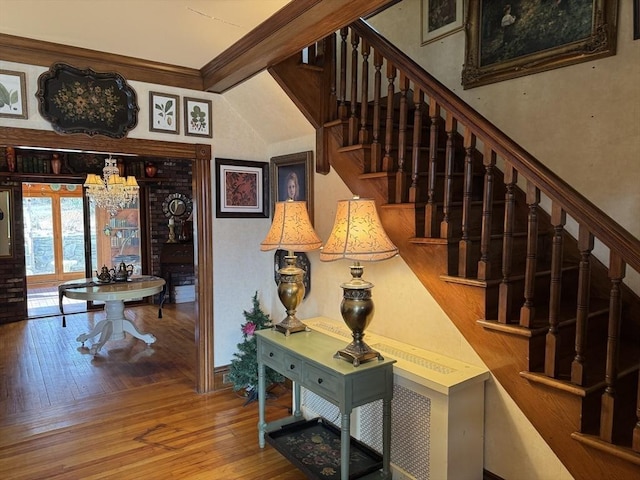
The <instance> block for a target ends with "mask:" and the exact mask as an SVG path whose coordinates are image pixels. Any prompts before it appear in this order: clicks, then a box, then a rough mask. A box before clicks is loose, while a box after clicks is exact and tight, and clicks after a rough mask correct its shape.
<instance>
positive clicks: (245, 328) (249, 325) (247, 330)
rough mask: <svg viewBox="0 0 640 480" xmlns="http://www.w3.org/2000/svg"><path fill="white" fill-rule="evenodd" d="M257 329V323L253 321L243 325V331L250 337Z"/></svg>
mask: <svg viewBox="0 0 640 480" xmlns="http://www.w3.org/2000/svg"><path fill="white" fill-rule="evenodd" d="M255 331H256V324H255V323H253V322H247V324H246V325H244V326H243V327H242V333H244V334H245V335H247V336H248V337H250V336H251V335H253V333H254V332H255Z"/></svg>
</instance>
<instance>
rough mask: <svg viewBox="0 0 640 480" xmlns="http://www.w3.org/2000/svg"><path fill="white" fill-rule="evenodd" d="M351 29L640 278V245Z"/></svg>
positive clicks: (412, 66)
mask: <svg viewBox="0 0 640 480" xmlns="http://www.w3.org/2000/svg"><path fill="white" fill-rule="evenodd" d="M351 28H352V29H353V31H354V32H355V33H357V34H358V35H359V36H361V37H362V38H366V39H367V42H368V43H369V45H371V46H372V47H373V48H374V49H375V50H376V51H377V52H379V53H381V54H382V55H383V56H384V57H385V58H386V59H388V60H390V61H391V62H392V63H393V65H394V66H395V67H396V68H397V69H398V70H399V71H401V72H404V74H405V75H406V76H407V77H408V78H410V79H411V80H412V81H413V82H414V83H415V84H416V85H417V86H419V87H420V88H421V89H423V90H424V91H425V92H427V93H428V95H429V96H430V97H431V98H433V99H435V100H436V101H437V102H438V103H439V104H440V106H441V107H442V108H444V109H445V110H447V111H448V112H450V113H451V114H452V115H453V116H454V117H456V118H457V119H458V120H459V121H460V122H461V123H464V124H465V125H466V126H467V127H468V128H471V129H472V130H473V132H474V133H475V134H476V136H477V137H478V138H480V139H482V141H483V142H484V143H485V145H487V144H489V145H490V146H491V148H492V149H493V150H494V151H495V152H496V153H497V154H499V155H500V156H502V157H503V158H504V159H505V160H507V161H508V162H509V163H511V164H512V165H513V167H514V168H515V169H516V170H517V171H518V173H519V174H520V175H523V176H524V177H525V178H527V179H528V180H531V181H532V182H533V183H534V184H535V185H536V186H537V187H538V188H539V189H540V190H541V191H542V192H544V193H545V194H546V195H547V196H548V197H549V198H550V199H551V200H552V201H555V202H557V203H558V204H560V205H561V206H562V208H563V210H564V211H566V212H567V213H568V214H569V215H570V216H571V217H572V218H573V219H575V220H576V221H577V222H578V223H580V224H584V225H586V226H587V228H588V230H589V231H590V232H591V233H593V234H594V235H595V236H596V237H597V238H598V239H599V240H600V241H601V242H602V243H604V244H605V245H606V246H607V247H608V248H610V249H611V250H612V251H613V252H615V253H617V254H618V255H620V257H621V258H622V259H623V260H624V262H625V263H626V264H627V265H629V266H630V267H631V268H633V269H634V270H636V271H638V272H640V240H638V239H637V238H635V237H634V236H633V235H632V234H631V233H629V232H628V231H627V230H626V229H625V228H624V227H622V226H621V225H619V224H618V223H617V222H615V221H614V220H613V219H611V217H609V216H608V215H607V214H605V213H604V212H603V211H602V210H600V209H599V208H598V207H596V206H595V205H594V204H593V203H591V202H590V201H589V200H588V199H587V198H585V197H584V196H583V195H581V194H580V193H579V192H578V191H576V190H575V189H574V188H573V187H571V185H569V184H568V183H566V182H565V181H564V180H562V179H561V178H560V177H558V176H557V175H556V174H555V173H553V172H552V171H551V170H550V169H549V168H548V167H546V166H545V165H543V164H542V163H541V162H540V161H539V160H537V159H536V158H535V157H534V156H533V155H531V154H530V153H529V152H527V151H526V150H525V149H524V148H522V147H521V146H520V145H518V144H517V143H516V142H515V141H513V140H512V139H511V138H509V137H508V136H507V135H506V134H505V133H504V132H502V131H501V130H500V129H499V128H498V127H496V126H495V125H494V124H493V123H491V122H490V121H489V120H487V119H486V118H485V117H483V116H482V115H481V114H480V113H478V112H477V111H476V110H475V109H473V108H472V107H471V106H470V105H468V104H467V103H466V102H464V101H463V100H462V99H460V98H458V97H457V96H455V95H454V94H453V93H451V92H450V91H449V89H448V88H446V87H445V86H444V85H443V84H442V83H440V82H439V81H438V80H437V79H435V78H434V77H433V76H431V75H430V74H429V73H427V72H426V71H424V69H423V68H422V67H420V66H419V65H418V64H417V63H415V62H414V61H413V60H411V59H410V58H408V57H407V56H406V55H404V54H403V53H402V52H401V51H400V50H398V48H396V47H395V46H394V45H393V44H391V43H390V42H389V41H388V40H387V39H386V38H384V37H383V36H382V35H380V34H379V33H378V32H376V31H375V30H374V29H373V28H371V27H370V26H369V25H368V24H367V23H366V22H364V21H363V20H358V21H356V22H354V23H353V24H352V25H351Z"/></svg>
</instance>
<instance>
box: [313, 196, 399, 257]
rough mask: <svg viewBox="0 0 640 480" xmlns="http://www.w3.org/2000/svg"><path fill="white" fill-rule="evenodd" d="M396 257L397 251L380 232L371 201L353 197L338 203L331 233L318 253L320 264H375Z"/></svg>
mask: <svg viewBox="0 0 640 480" xmlns="http://www.w3.org/2000/svg"><path fill="white" fill-rule="evenodd" d="M397 253H398V248H397V247H396V246H395V245H394V244H393V242H391V240H390V239H389V237H388V236H387V234H386V232H385V231H384V228H382V224H381V223H380V217H379V216H378V211H377V210H376V204H375V202H374V201H373V200H371V199H367V198H359V197H354V198H352V199H350V200H340V201H339V202H338V206H337V209H336V219H335V222H334V224H333V230H332V231H331V235H329V239H328V240H327V243H325V245H324V247H322V250H321V251H320V260H322V261H325V262H331V261H334V260H339V259H341V258H346V259H349V260H355V261H364V262H375V261H379V260H386V259H388V258H391V257H393V256H395V255H397Z"/></svg>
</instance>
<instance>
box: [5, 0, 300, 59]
mask: <svg viewBox="0 0 640 480" xmlns="http://www.w3.org/2000/svg"><path fill="white" fill-rule="evenodd" d="M287 3H289V0H0V33H5V34H10V35H17V36H21V37H27V38H33V39H37V40H45V41H49V42H55V43H61V44H65V45H72V46H75V47H84V48H89V49H92V50H99V51H103V52H109V53H115V54H119V55H127V56H131V57H136V58H142V59H145V60H153V61H156V62H164V63H168V64H172V65H180V66H183V67H191V68H198V69H199V68H201V67H203V66H204V65H205V64H206V63H207V62H209V61H210V60H212V59H213V58H215V57H216V56H217V55H218V54H220V53H221V52H223V51H224V50H226V49H227V48H228V47H229V46H231V45H232V44H234V43H235V42H236V41H238V40H239V39H240V38H242V37H243V36H244V35H246V34H247V33H249V32H250V31H251V30H252V29H253V28H254V27H256V26H257V25H259V24H260V23H262V22H263V21H264V20H266V19H267V18H268V17H270V16H271V15H272V14H273V13H275V12H276V11H278V10H279V9H280V8H282V7H283V6H284V5H286V4H287Z"/></svg>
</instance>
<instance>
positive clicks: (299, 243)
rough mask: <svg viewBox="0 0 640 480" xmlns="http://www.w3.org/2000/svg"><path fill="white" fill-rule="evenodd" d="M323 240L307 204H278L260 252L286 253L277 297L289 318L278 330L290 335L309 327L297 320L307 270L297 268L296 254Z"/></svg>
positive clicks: (315, 246) (280, 271)
mask: <svg viewBox="0 0 640 480" xmlns="http://www.w3.org/2000/svg"><path fill="white" fill-rule="evenodd" d="M320 245H322V241H321V240H320V237H318V234H317V233H316V232H315V230H314V229H313V226H312V225H311V220H310V219H309V213H308V211H307V203H306V202H296V201H293V200H287V201H286V202H276V207H275V211H274V212H273V223H272V224H271V229H270V230H269V233H267V236H266V237H265V239H264V240H263V241H262V243H260V250H263V251H266V250H276V249H282V250H287V252H288V253H287V256H286V257H285V266H284V267H282V268H281V269H279V270H278V273H279V274H280V281H279V282H278V297H280V301H281V302H282V305H284V307H285V309H286V311H287V316H286V317H285V319H284V320H282V321H281V322H280V323H278V324H276V325H275V328H276V330H278V331H280V332H282V333H284V334H285V335H289V334H291V333H296V332H301V331H303V330H306V329H307V327H306V325H305V324H304V323H302V322H301V321H300V320H298V318H297V317H296V309H297V308H298V305H300V302H302V299H303V298H304V292H305V287H304V283H303V281H302V279H303V274H304V270H302V269H301V268H299V267H298V266H297V265H296V261H297V257H296V255H295V253H294V252H296V251H297V252H309V251H311V250H317V249H318V248H320Z"/></svg>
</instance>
